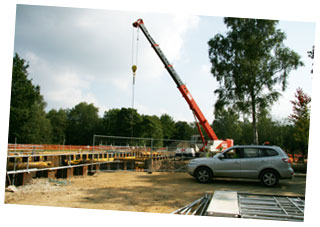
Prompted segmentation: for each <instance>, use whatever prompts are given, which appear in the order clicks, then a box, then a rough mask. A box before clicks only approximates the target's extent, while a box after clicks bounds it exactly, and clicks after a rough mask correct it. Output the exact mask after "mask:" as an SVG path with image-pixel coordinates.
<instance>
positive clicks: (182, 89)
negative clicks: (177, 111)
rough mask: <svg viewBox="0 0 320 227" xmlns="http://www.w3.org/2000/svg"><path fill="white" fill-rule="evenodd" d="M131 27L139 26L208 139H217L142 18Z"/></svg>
mask: <svg viewBox="0 0 320 227" xmlns="http://www.w3.org/2000/svg"><path fill="white" fill-rule="evenodd" d="M133 27H136V28H140V29H141V31H142V32H143V34H144V35H145V36H146V38H147V40H148V41H149V43H150V44H151V47H152V48H153V49H154V51H155V52H156V54H157V55H158V57H159V58H160V60H161V61H162V63H163V64H164V66H165V68H166V69H167V71H168V72H169V74H170V76H171V78H172V79H173V80H174V82H175V83H176V85H177V87H178V89H179V91H180V92H181V94H182V96H183V97H184V99H185V100H186V101H187V103H188V105H189V107H190V109H191V110H192V111H193V113H194V115H195V116H196V118H197V120H198V121H199V123H200V124H201V126H202V127H203V129H204V130H205V132H206V134H207V135H208V137H209V138H210V140H218V137H217V136H216V134H215V132H214V131H213V129H212V128H211V126H210V124H209V122H208V121H207V119H206V118H205V116H204V115H203V113H202V112H201V110H200V108H199V106H198V105H197V103H196V101H195V100H194V98H193V97H192V95H191V93H190V92H189V90H188V89H187V87H186V85H185V84H184V83H183V82H182V80H181V79H180V77H179V75H178V74H177V72H176V71H175V70H174V68H173V66H172V65H171V64H170V63H169V61H168V59H167V58H166V56H165V55H164V54H163V53H162V51H161V49H160V47H159V45H158V44H157V43H156V42H155V41H154V40H153V38H152V37H151V35H150V34H149V32H148V30H147V28H146V27H145V25H144V22H143V20H142V19H138V20H137V21H136V22H134V23H133ZM199 132H200V135H201V136H202V132H201V130H199ZM202 138H203V136H202Z"/></svg>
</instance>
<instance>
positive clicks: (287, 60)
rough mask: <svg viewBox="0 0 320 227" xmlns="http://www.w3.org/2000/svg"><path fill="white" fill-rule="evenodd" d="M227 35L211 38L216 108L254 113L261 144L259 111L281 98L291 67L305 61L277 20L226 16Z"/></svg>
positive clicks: (255, 136) (254, 128)
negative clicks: (287, 42) (287, 41)
mask: <svg viewBox="0 0 320 227" xmlns="http://www.w3.org/2000/svg"><path fill="white" fill-rule="evenodd" d="M224 23H225V24H226V26H227V27H228V28H229V31H228V32H227V34H226V35H225V36H223V35H221V34H217V35H216V36H215V37H214V38H212V39H210V40H209V42H208V45H209V59H210V62H211V64H212V68H211V73H212V74H213V76H214V77H215V78H216V79H217V81H218V82H219V88H218V89H216V90H215V94H217V95H218V100H217V101H216V103H215V108H216V109H221V108H226V107H231V108H233V109H235V110H237V111H241V113H243V114H244V115H248V116H249V115H251V120H252V137H253V143H255V144H258V143H259V141H258V130H257V113H259V111H260V110H261V109H266V108H268V107H270V106H271V105H272V104H273V103H274V102H275V101H277V100H278V98H279V96H280V92H279V91H278V90H277V88H276V85H278V84H279V85H280V86H281V89H282V91H284V90H285V89H286V87H287V78H288V75H289V73H290V71H291V70H293V69H297V68H298V67H299V66H301V65H303V63H302V62H301V61H300V56H299V55H298V54H297V53H296V52H294V51H293V50H290V49H289V48H287V47H285V46H284V44H283V41H284V40H285V38H286V36H285V34H284V33H283V32H282V31H281V30H279V29H276V25H277V23H278V21H272V20H257V19H239V18H225V19H224Z"/></svg>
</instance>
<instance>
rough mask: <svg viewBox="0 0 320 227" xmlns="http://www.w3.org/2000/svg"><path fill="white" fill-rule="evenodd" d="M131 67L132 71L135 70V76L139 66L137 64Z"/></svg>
mask: <svg viewBox="0 0 320 227" xmlns="http://www.w3.org/2000/svg"><path fill="white" fill-rule="evenodd" d="M131 69H132V72H133V76H135V75H136V71H137V66H136V65H133V66H132V67H131Z"/></svg>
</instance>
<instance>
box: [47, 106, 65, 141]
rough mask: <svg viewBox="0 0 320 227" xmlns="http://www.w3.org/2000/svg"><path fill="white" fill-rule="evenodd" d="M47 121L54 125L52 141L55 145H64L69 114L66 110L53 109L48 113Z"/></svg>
mask: <svg viewBox="0 0 320 227" xmlns="http://www.w3.org/2000/svg"><path fill="white" fill-rule="evenodd" d="M47 119H49V121H50V122H51V125H52V139H51V142H52V143H54V144H64V143H65V139H66V128H67V113H66V111H65V110H63V109H60V110H59V111H57V110H55V109H52V110H50V111H49V112H48V113H47Z"/></svg>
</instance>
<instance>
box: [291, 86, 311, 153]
mask: <svg viewBox="0 0 320 227" xmlns="http://www.w3.org/2000/svg"><path fill="white" fill-rule="evenodd" d="M295 98H296V99H295V100H293V101H291V103H292V105H293V114H291V115H290V120H291V121H292V122H293V124H294V133H293V137H294V140H295V141H296V143H297V144H298V147H299V150H300V152H301V153H302V154H304V155H306V154H307V151H308V142H309V127H310V106H309V105H310V102H311V97H310V96H308V95H307V94H305V93H304V92H303V90H302V89H301V88H298V89H297V91H296V94H295Z"/></svg>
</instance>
